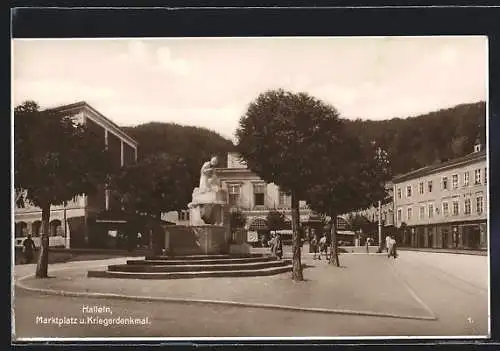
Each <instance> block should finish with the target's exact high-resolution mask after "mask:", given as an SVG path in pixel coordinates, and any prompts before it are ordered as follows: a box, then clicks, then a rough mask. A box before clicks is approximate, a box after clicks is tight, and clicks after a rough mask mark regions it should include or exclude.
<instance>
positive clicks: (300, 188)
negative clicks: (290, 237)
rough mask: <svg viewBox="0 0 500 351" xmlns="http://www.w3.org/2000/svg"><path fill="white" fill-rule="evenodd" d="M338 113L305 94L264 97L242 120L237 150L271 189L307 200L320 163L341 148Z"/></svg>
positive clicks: (280, 92) (271, 93)
mask: <svg viewBox="0 0 500 351" xmlns="http://www.w3.org/2000/svg"><path fill="white" fill-rule="evenodd" d="M341 123H342V122H341V121H340V119H339V114H338V112H337V110H336V109H335V108H334V107H332V106H330V105H327V104H325V103H323V102H322V101H320V100H318V99H316V98H314V97H312V96H310V95H308V94H306V93H298V94H294V93H291V92H286V91H284V90H281V89H279V90H273V91H268V92H265V93H263V94H260V95H259V96H258V97H257V99H256V100H255V101H253V102H252V103H251V104H250V105H249V107H248V110H247V112H246V113H245V115H244V116H243V117H242V118H241V119H240V122H239V128H238V129H237V131H236V137H237V140H238V142H237V145H236V149H237V151H238V152H239V154H240V155H241V156H242V157H243V159H244V160H245V162H246V163H247V165H248V167H249V168H250V169H252V170H253V171H254V172H256V173H257V174H258V175H259V176H260V177H261V178H262V179H264V180H265V181H266V182H268V183H275V184H278V185H279V186H280V188H282V189H284V190H286V191H289V192H292V191H293V192H295V194H296V195H297V196H299V197H302V196H303V195H304V194H305V192H306V190H307V189H308V188H309V184H310V182H309V181H308V179H310V177H311V175H312V174H313V173H314V172H315V170H316V169H318V168H319V167H320V164H319V163H320V162H318V157H322V156H323V155H325V156H324V157H326V155H328V154H333V153H334V152H335V150H336V149H337V148H338V144H339V143H342V138H341V135H340V134H339V132H340V129H339V127H338V126H339V125H341Z"/></svg>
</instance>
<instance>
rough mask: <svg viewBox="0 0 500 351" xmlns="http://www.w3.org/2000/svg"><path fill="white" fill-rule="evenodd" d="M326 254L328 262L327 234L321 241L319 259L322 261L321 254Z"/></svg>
mask: <svg viewBox="0 0 500 351" xmlns="http://www.w3.org/2000/svg"><path fill="white" fill-rule="evenodd" d="M322 252H324V253H325V256H326V259H327V260H328V246H327V244H326V234H323V236H322V237H321V239H319V259H320V260H321V253H322Z"/></svg>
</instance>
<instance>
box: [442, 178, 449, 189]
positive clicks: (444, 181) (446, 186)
mask: <svg viewBox="0 0 500 351" xmlns="http://www.w3.org/2000/svg"><path fill="white" fill-rule="evenodd" d="M443 189H448V177H443Z"/></svg>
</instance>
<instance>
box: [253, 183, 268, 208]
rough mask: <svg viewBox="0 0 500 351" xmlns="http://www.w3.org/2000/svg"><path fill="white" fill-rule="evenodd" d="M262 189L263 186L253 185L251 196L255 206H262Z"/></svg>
mask: <svg viewBox="0 0 500 351" xmlns="http://www.w3.org/2000/svg"><path fill="white" fill-rule="evenodd" d="M264 189H265V184H254V186H253V196H254V205H255V206H264Z"/></svg>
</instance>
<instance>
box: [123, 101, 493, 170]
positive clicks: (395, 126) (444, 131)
mask: <svg viewBox="0 0 500 351" xmlns="http://www.w3.org/2000/svg"><path fill="white" fill-rule="evenodd" d="M344 122H345V123H346V126H347V128H350V129H351V131H352V132H354V133H355V134H357V135H359V136H360V137H361V138H363V139H366V140H374V141H376V142H377V143H378V144H380V145H381V146H382V147H383V148H384V149H385V150H387V151H388V153H389V155H390V157H391V163H392V171H393V174H394V175H398V174H403V173H407V172H409V171H412V170H415V169H418V168H421V167H424V166H427V165H431V164H435V163H438V162H442V161H446V160H449V159H453V158H457V157H461V156H464V155H466V154H468V153H470V152H472V150H473V147H474V144H475V141H476V139H477V138H478V137H479V140H480V141H481V143H482V144H485V143H486V103H485V102H484V101H480V102H476V103H470V104H460V105H457V106H454V107H451V108H446V109H441V110H438V111H434V112H430V113H427V114H423V115H420V116H415V117H406V118H391V119H387V120H381V121H372V120H361V119H356V120H347V119H345V120H344ZM123 129H124V130H125V131H126V132H127V133H128V134H129V135H130V136H132V137H134V138H135V139H136V140H137V141H138V142H139V157H144V156H147V155H150V154H154V153H158V152H166V153H169V154H174V155H179V156H183V157H185V158H186V159H187V160H189V161H190V162H189V163H190V164H192V165H193V166H192V167H193V172H195V173H196V172H198V171H199V170H198V169H194V168H196V167H200V166H201V164H202V162H203V161H205V160H207V159H208V158H210V156H212V155H218V156H219V159H220V162H221V164H220V166H221V167H225V166H226V162H227V160H226V155H227V152H229V151H234V145H233V143H232V141H231V140H229V139H226V138H224V137H223V136H221V135H220V134H218V133H217V132H215V131H212V130H209V129H206V128H201V127H193V126H183V125H179V124H176V123H161V122H149V123H145V124H141V125H138V126H135V127H123Z"/></svg>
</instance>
